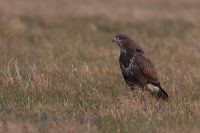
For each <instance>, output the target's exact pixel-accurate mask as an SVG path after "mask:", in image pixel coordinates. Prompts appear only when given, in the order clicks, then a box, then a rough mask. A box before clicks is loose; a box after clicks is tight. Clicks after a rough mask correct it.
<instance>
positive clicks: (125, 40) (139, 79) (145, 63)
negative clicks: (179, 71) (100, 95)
mask: <svg viewBox="0 0 200 133" xmlns="http://www.w3.org/2000/svg"><path fill="white" fill-rule="evenodd" d="M113 42H115V43H116V44H117V45H118V46H119V47H120V57H119V63H120V68H121V70H122V74H123V77H124V79H125V81H126V83H127V84H128V86H129V87H130V89H131V90H133V89H134V87H135V86H139V87H141V88H144V89H147V90H149V91H150V92H151V93H152V94H153V95H155V96H156V97H157V98H162V99H167V98H168V94H167V93H166V92H165V91H164V90H163V89H162V88H161V85H160V82H159V80H158V78H157V73H156V71H155V68H154V66H153V64H152V63H151V61H150V59H149V58H148V57H147V56H146V55H145V53H144V51H143V50H142V48H141V47H140V46H139V45H137V44H136V43H135V42H134V41H133V40H132V39H131V38H130V37H128V36H127V35H124V34H117V35H116V36H115V37H114V39H113Z"/></svg>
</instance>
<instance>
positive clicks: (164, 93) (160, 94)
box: [156, 87, 168, 100]
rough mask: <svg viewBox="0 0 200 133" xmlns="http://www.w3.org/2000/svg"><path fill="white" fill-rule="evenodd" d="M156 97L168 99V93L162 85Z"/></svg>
mask: <svg viewBox="0 0 200 133" xmlns="http://www.w3.org/2000/svg"><path fill="white" fill-rule="evenodd" d="M156 97H158V98H162V99H164V100H167V99H168V94H167V92H165V91H164V90H163V89H162V88H161V87H160V88H159V91H158V92H157V93H156Z"/></svg>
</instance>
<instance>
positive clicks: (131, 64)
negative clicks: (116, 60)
mask: <svg viewBox="0 0 200 133" xmlns="http://www.w3.org/2000/svg"><path fill="white" fill-rule="evenodd" d="M121 65H122V69H123V70H124V72H125V73H126V74H127V75H132V76H133V75H134V71H133V70H136V69H138V66H137V65H136V63H135V57H133V58H131V59H130V62H129V64H128V66H127V67H125V66H124V65H123V64H121Z"/></svg>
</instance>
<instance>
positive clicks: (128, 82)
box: [126, 81, 135, 91]
mask: <svg viewBox="0 0 200 133" xmlns="http://www.w3.org/2000/svg"><path fill="white" fill-rule="evenodd" d="M126 83H127V84H128V86H129V88H130V89H131V90H132V91H133V90H134V89H135V85H134V84H133V83H132V82H130V81H126Z"/></svg>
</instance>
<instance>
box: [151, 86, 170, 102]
mask: <svg viewBox="0 0 200 133" xmlns="http://www.w3.org/2000/svg"><path fill="white" fill-rule="evenodd" d="M147 88H148V89H149V90H150V91H151V93H152V94H153V95H155V96H156V97H157V98H159V99H160V98H161V99H163V100H167V99H168V94H167V92H165V91H164V90H163V89H162V88H161V86H160V84H155V83H148V85H147Z"/></svg>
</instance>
